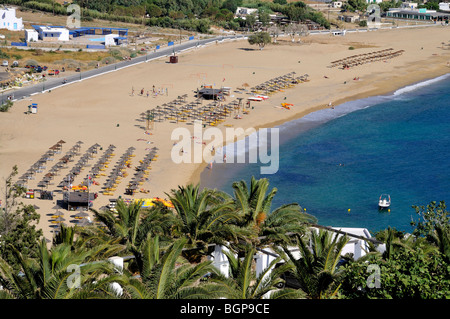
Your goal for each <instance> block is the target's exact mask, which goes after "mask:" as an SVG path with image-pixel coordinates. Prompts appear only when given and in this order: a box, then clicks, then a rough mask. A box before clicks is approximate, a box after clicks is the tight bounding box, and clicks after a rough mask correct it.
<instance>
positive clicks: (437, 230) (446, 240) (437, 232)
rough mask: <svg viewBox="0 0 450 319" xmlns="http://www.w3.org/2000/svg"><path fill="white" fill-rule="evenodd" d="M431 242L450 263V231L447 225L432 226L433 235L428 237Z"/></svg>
mask: <svg viewBox="0 0 450 319" xmlns="http://www.w3.org/2000/svg"><path fill="white" fill-rule="evenodd" d="M430 237H431V238H430V239H431V240H432V242H433V243H434V244H435V245H436V246H437V247H438V249H439V252H440V253H441V254H442V255H443V256H444V259H445V260H446V261H447V262H450V229H449V226H448V225H441V224H436V225H434V233H433V234H432V235H431V236H430Z"/></svg>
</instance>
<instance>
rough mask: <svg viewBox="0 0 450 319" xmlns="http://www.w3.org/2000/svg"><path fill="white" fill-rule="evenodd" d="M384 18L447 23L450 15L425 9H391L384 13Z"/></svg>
mask: <svg viewBox="0 0 450 319" xmlns="http://www.w3.org/2000/svg"><path fill="white" fill-rule="evenodd" d="M386 17H389V18H397V19H409V20H424V21H444V20H446V21H448V20H449V17H450V14H448V13H443V12H436V10H427V9H409V10H406V9H401V8H391V9H389V11H388V12H386Z"/></svg>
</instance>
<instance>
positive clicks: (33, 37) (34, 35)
mask: <svg viewBox="0 0 450 319" xmlns="http://www.w3.org/2000/svg"><path fill="white" fill-rule="evenodd" d="M38 40H39V33H38V32H37V31H36V30H35V29H25V42H37V41H38Z"/></svg>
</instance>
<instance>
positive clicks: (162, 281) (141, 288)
mask: <svg viewBox="0 0 450 319" xmlns="http://www.w3.org/2000/svg"><path fill="white" fill-rule="evenodd" d="M187 242H188V240H187V238H181V239H178V240H176V241H175V242H174V243H173V244H172V245H170V246H169V247H162V246H161V245H160V242H159V238H158V237H154V238H153V237H148V238H147V240H146V241H145V243H144V244H143V246H142V254H140V255H139V256H136V258H138V259H140V260H139V261H138V262H137V263H138V264H139V265H140V277H141V279H137V278H132V279H130V281H129V283H128V284H127V285H125V286H124V290H125V292H126V294H127V295H128V296H129V297H130V298H133V299H205V298H214V297H218V296H220V292H221V291H220V289H219V288H220V287H219V286H218V285H216V284H214V283H209V282H204V281H202V279H203V278H205V276H207V275H208V274H211V273H216V269H215V268H214V267H213V266H212V265H211V262H209V261H208V262H201V263H198V264H190V263H189V262H188V261H187V260H186V259H185V258H184V257H182V251H183V248H184V246H185V245H186V243H187Z"/></svg>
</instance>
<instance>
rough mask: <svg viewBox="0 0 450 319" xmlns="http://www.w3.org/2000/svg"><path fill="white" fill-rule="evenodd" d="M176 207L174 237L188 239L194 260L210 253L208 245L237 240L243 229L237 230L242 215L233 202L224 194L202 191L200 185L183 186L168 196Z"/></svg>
mask: <svg viewBox="0 0 450 319" xmlns="http://www.w3.org/2000/svg"><path fill="white" fill-rule="evenodd" d="M168 196H169V199H170V201H171V202H172V203H173V205H174V208H175V212H176V214H175V216H176V223H175V224H174V229H173V235H174V236H175V237H186V238H187V239H188V241H187V243H186V245H187V247H188V248H195V249H194V250H190V251H189V252H187V253H186V254H187V255H186V256H187V257H188V258H189V260H190V261H194V260H197V261H198V260H199V258H201V256H202V255H204V254H205V253H207V251H208V244H211V243H214V244H221V243H224V242H225V241H229V240H236V238H237V233H238V231H239V229H237V228H236V227H234V224H233V223H234V222H235V220H236V219H237V218H238V216H237V215H236V214H235V213H234V212H233V211H232V210H231V208H232V200H231V199H230V198H229V196H227V195H226V194H225V193H223V192H219V191H216V190H211V189H203V190H201V191H200V186H199V185H196V186H194V185H192V184H191V185H188V186H186V187H182V186H179V187H178V189H177V190H175V189H172V191H171V194H168Z"/></svg>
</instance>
